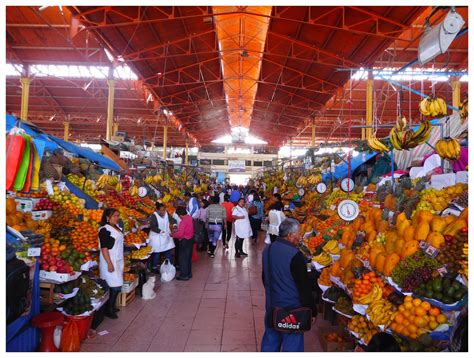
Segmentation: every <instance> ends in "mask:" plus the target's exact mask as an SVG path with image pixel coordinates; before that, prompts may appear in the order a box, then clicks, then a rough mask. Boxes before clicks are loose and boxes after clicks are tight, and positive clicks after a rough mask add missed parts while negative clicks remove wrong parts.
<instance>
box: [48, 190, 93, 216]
mask: <svg viewBox="0 0 474 358" xmlns="http://www.w3.org/2000/svg"><path fill="white" fill-rule="evenodd" d="M53 190H54V193H53V195H50V196H49V198H50V199H51V200H52V201H53V202H55V203H56V204H59V205H61V206H62V207H63V208H65V209H67V210H69V211H70V212H71V213H72V214H74V215H79V214H82V213H83V211H84V204H85V200H84V199H79V198H78V197H77V196H76V195H74V194H72V193H70V192H69V191H68V190H64V191H61V190H60V189H59V188H58V187H57V186H54V187H53Z"/></svg>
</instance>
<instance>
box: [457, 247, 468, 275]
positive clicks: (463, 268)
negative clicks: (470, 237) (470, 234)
mask: <svg viewBox="0 0 474 358" xmlns="http://www.w3.org/2000/svg"><path fill="white" fill-rule="evenodd" d="M468 253H469V249H468V244H467V242H466V243H465V244H464V247H463V249H462V259H461V262H460V263H461V270H459V273H461V274H463V275H464V276H465V277H466V279H467V278H468V277H469V276H468V272H469V269H468V260H467V257H468Z"/></svg>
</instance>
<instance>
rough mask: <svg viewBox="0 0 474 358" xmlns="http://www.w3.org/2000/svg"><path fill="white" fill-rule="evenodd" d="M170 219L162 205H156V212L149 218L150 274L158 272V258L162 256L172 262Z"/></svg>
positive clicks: (172, 243)
mask: <svg viewBox="0 0 474 358" xmlns="http://www.w3.org/2000/svg"><path fill="white" fill-rule="evenodd" d="M171 225H172V219H171V218H170V217H169V215H168V213H167V212H166V208H165V206H164V204H162V203H156V211H155V212H154V213H153V215H152V216H151V220H150V234H149V236H148V239H149V240H150V246H151V251H152V254H151V269H152V272H154V273H158V272H159V263H160V256H161V254H163V255H164V256H165V257H166V258H167V259H169V260H170V262H173V260H172V259H173V249H174V248H175V244H174V241H173V238H172V237H171V228H170V226H171Z"/></svg>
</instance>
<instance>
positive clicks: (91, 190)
mask: <svg viewBox="0 0 474 358" xmlns="http://www.w3.org/2000/svg"><path fill="white" fill-rule="evenodd" d="M67 178H68V180H69V181H70V182H71V183H73V184H74V185H75V186H77V187H78V188H79V189H81V190H82V189H83V188H84V192H85V193H86V194H87V195H89V196H90V197H92V198H95V197H96V196H97V195H99V192H98V191H97V190H96V188H95V183H94V181H93V180H90V179H87V180H86V178H85V177H80V176H78V175H76V174H68V176H67ZM84 182H85V185H84Z"/></svg>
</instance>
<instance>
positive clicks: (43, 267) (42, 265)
mask: <svg viewBox="0 0 474 358" xmlns="http://www.w3.org/2000/svg"><path fill="white" fill-rule="evenodd" d="M41 269H42V270H45V271H48V269H49V265H48V264H47V263H44V264H41Z"/></svg>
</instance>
